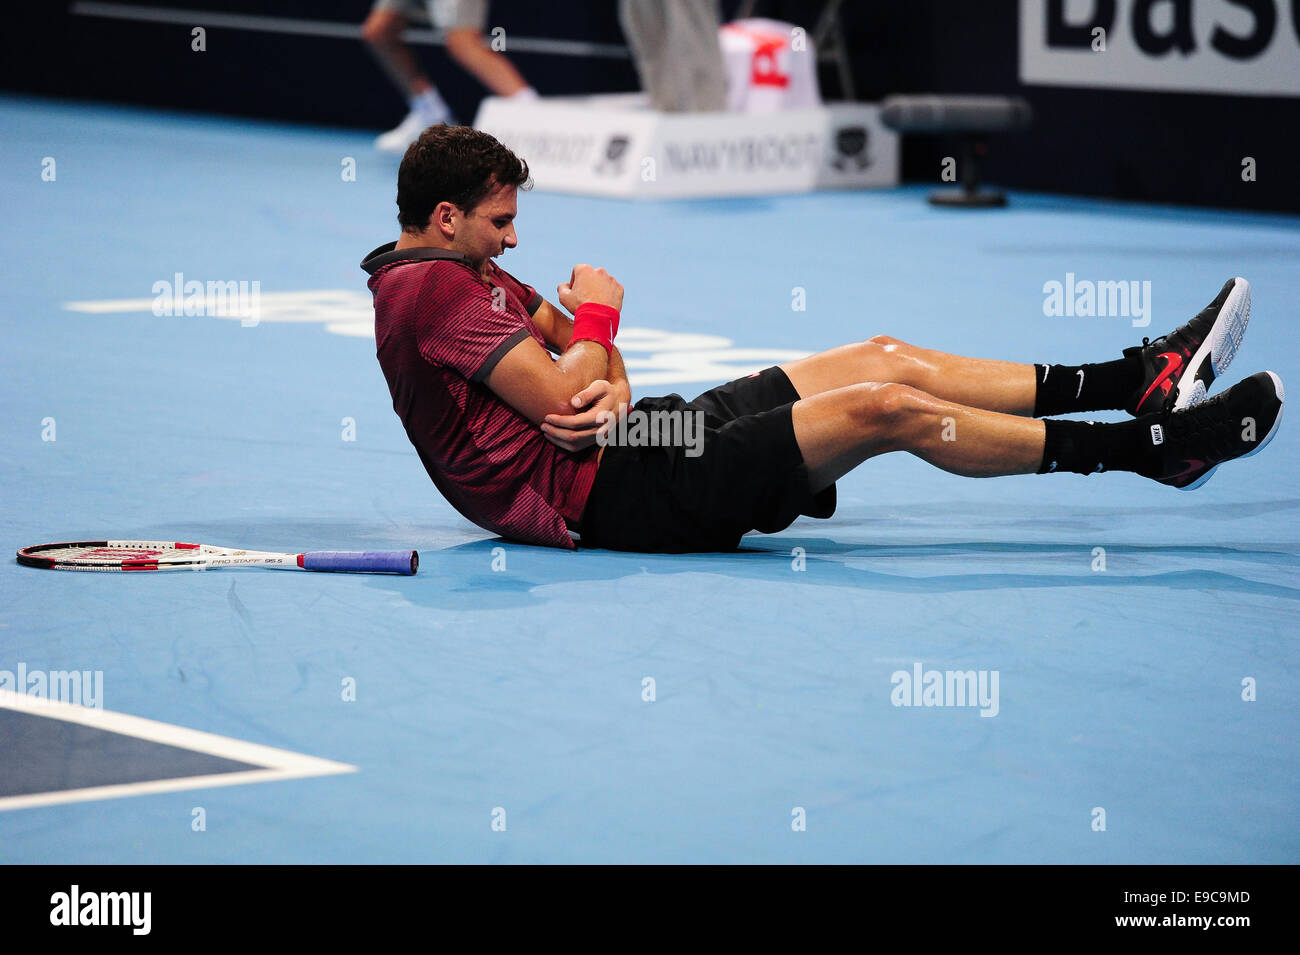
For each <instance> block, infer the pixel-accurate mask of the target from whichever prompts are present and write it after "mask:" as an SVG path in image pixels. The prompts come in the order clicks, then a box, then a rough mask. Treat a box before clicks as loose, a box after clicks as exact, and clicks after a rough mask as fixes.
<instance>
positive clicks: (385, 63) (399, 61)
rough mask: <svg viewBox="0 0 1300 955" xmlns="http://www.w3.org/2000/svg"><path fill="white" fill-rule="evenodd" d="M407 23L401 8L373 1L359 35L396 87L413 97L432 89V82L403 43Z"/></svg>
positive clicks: (410, 97) (408, 96)
mask: <svg viewBox="0 0 1300 955" xmlns="http://www.w3.org/2000/svg"><path fill="white" fill-rule="evenodd" d="M406 23H407V20H406V16H405V15H404V14H403V13H402V12H401V10H399V9H397V8H396V7H392V6H384V5H381V4H376V6H375V8H374V9H373V10H371V11H370V15H369V16H367V17H366V22H365V23H363V24H362V25H361V36H362V38H363V39H364V40H365V41H366V45H367V46H368V47H369V48H370V50H371V52H372V53H374V55H375V59H376V60H378V61H379V65H380V66H382V67H383V68H384V72H386V73H387V74H388V76H389V78H390V79H391V80H392V81H393V83H394V84H395V85H396V86H397V88H398V89H399V90H401V91H402V93H403V94H404V95H405V96H406V97H407V98H408V99H413V98H414V97H416V96H419V95H420V94H421V93H423V92H425V91H426V90H430V89H432V88H433V84H432V83H430V82H429V78H428V77H427V76H425V75H424V71H423V70H421V69H420V65H419V63H418V62H417V61H416V59H415V54H413V53H412V52H411V50H410V48H409V47H408V46H407V45H406V44H405V43H403V42H402V31H403V30H405V29H406Z"/></svg>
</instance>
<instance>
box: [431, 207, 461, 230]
mask: <svg viewBox="0 0 1300 955" xmlns="http://www.w3.org/2000/svg"><path fill="white" fill-rule="evenodd" d="M459 215H460V210H459V209H457V208H456V207H455V206H454V205H452V204H451V203H450V202H440V203H438V204H437V205H436V206H434V208H433V215H431V216H429V228H431V229H437V230H438V234H439V235H441V236H442V237H443V238H444V239H454V238H456V219H457V217H459Z"/></svg>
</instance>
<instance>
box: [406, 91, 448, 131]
mask: <svg viewBox="0 0 1300 955" xmlns="http://www.w3.org/2000/svg"><path fill="white" fill-rule="evenodd" d="M410 102H411V112H413V113H418V114H419V115H420V117H421V118H423V119H427V120H428V121H429V125H430V126H432V125H433V124H434V123H437V122H441V121H442V120H444V119H446V118H447V117H448V116H450V115H451V107H450V106H448V105H447V101H446V100H444V99H443V98H442V96H441V95H440V94H439V93H438V91H437V90H436V89H427V90H425V91H424V92H423V93H421V94H420V95H418V96H412V97H411V100H410Z"/></svg>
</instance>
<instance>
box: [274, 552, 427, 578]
mask: <svg viewBox="0 0 1300 955" xmlns="http://www.w3.org/2000/svg"><path fill="white" fill-rule="evenodd" d="M298 566H299V567H301V568H303V569H304V570H330V571H337V572H343V573H353V574H404V575H405V576H407V577H409V576H411V575H412V574H414V573H415V572H416V571H417V570H419V568H420V552H419V551H414V550H318V551H313V552H312V553H310V554H299V555H298Z"/></svg>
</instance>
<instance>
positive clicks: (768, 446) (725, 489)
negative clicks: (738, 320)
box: [578, 367, 835, 554]
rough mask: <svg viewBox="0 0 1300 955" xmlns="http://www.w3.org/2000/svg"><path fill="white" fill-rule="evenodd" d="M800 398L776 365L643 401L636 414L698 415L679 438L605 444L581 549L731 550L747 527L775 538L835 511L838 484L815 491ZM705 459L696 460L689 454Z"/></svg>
mask: <svg viewBox="0 0 1300 955" xmlns="http://www.w3.org/2000/svg"><path fill="white" fill-rule="evenodd" d="M798 400H799V393H798V392H797V391H795V389H794V385H792V384H790V379H789V378H787V377H786V374H785V372H783V371H782V370H781V369H780V368H776V367H772V368H768V369H765V370H764V371H761V372H759V373H757V374H756V375H751V376H749V377H748V378H739V379H737V380H735V381H732V382H729V383H727V384H725V385H721V386H720V387H717V388H714V389H713V390H711V391H706V392H705V393H704V394H702V395H700V396H699V397H698V398H696V399H695V400H694V401H685V400H683V398H682V396H681V395H677V394H672V395H667V396H665V397H663V398H642V399H641V400H640V401H638V402H636V404H635V405H634V406H633V408H634V409H635V410H636V411H640V412H645V413H652V412H656V411H670V412H671V411H678V412H700V413H702V415H703V432H702V440H700V441H699V442H698V443H697V444H696V445H695V448H694V449H692V448H690V447H687V446H685V444H684V443H683V442H677V443H675V444H672V445H668V446H664V445H662V444H661V445H659V446H653V445H650V446H646V445H644V444H643V445H642V446H637V447H629V446H627V445H625V444H609V445H607V446H606V448H605V453H604V457H603V458H602V459H601V462H600V469H599V470H598V471H597V472H596V480H595V482H594V483H593V484H592V488H591V495H590V496H589V497H588V498H587V505H586V509H585V510H584V511H583V515H582V521H581V523H580V527H579V529H578V530H579V533H580V534H581V537H582V545H583V546H584V547H604V548H608V549H610V550H632V551H653V552H661V553H670V554H680V553H686V552H689V551H726V550H735V549H736V546H737V545H738V544H739V543H740V538H741V537H742V536H743V535H744V534H747V533H749V532H750V531H754V530H757V531H761V532H763V533H765V534H775V533H776V532H777V531H781V530H785V528H787V527H789V526H790V525H791V524H792V523H794V521H795V519H796V518H798V517H799V516H800V515H807V516H808V517H821V518H825V517H830V516H831V515H832V514H834V513H835V485H834V484H832V485H831V486H830V487H828V488H825V489H824V490H822V491H821V492H820V493H818V494H813V493H812V491H811V490H809V487H808V469H807V468H805V467H804V463H803V455H802V453H800V451H799V445H798V443H797V442H796V441H795V437H794V422H793V420H792V418H791V414H790V409H791V407H792V406H793V405H794V403H795V402H796V401H798ZM692 450H698V451H699V452H700V453H699V454H697V455H696V456H691V455H690V454H688V453H687V452H688V451H692Z"/></svg>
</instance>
